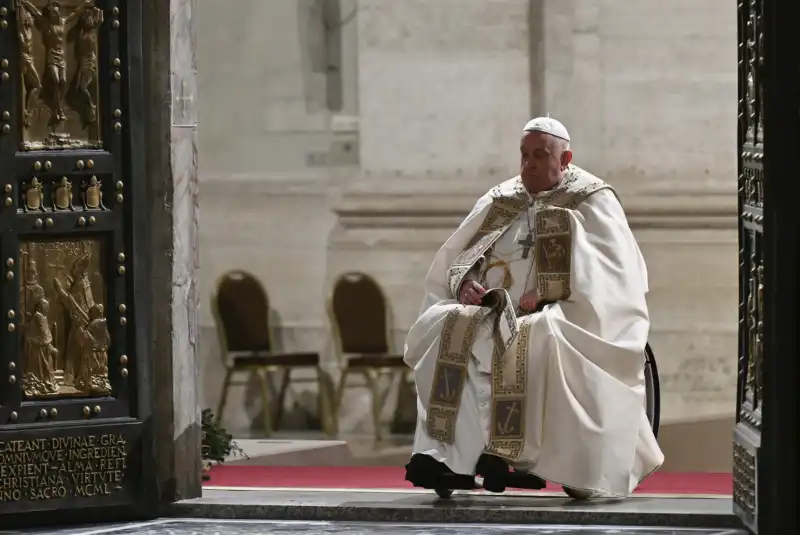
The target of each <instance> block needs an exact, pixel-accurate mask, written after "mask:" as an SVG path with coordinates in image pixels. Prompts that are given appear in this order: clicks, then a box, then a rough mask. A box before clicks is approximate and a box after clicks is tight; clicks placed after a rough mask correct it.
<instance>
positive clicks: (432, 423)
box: [427, 305, 491, 444]
mask: <svg viewBox="0 0 800 535" xmlns="http://www.w3.org/2000/svg"><path fill="white" fill-rule="evenodd" d="M490 312H491V309H490V308H486V307H476V306H462V305H459V306H456V307H455V308H453V309H452V310H451V311H450V312H449V313H448V314H447V317H445V320H444V327H443V328H442V338H441V341H440V345H439V354H438V356H437V358H436V369H435V371H434V375H433V387H432V388H431V395H430V398H429V401H428V418H427V429H428V435H430V436H431V438H433V439H435V440H440V441H442V442H446V443H448V444H452V443H453V439H454V438H455V430H456V418H457V416H458V409H459V408H460V407H461V393H462V391H463V390H464V383H465V382H466V380H467V363H468V362H469V357H470V355H471V354H472V343H473V342H474V340H475V335H476V334H477V332H478V326H479V325H480V324H481V322H482V321H483V320H484V318H486V316H487V315H488V314H489V313H490Z"/></svg>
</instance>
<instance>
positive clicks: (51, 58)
mask: <svg viewBox="0 0 800 535" xmlns="http://www.w3.org/2000/svg"><path fill="white" fill-rule="evenodd" d="M93 5H94V0H85V2H84V3H83V4H81V5H79V6H78V7H77V8H76V9H75V10H74V11H73V12H72V13H70V14H69V15H67V16H62V14H61V3H60V2H58V1H56V0H51V1H49V2H48V3H47V4H45V6H44V8H43V9H42V11H39V9H37V8H36V6H34V5H33V4H32V3H31V2H30V0H18V4H17V6H18V8H20V9H25V10H26V11H27V12H28V13H29V14H30V15H31V16H32V17H33V19H34V22H35V25H36V27H37V28H38V29H39V33H41V34H42V43H43V44H44V49H45V70H44V84H46V87H45V90H47V91H49V93H50V99H49V107H50V112H51V124H52V125H57V124H61V123H63V122H64V121H66V120H67V114H66V112H65V111H64V99H65V97H66V91H67V57H66V53H65V50H64V46H65V41H66V37H67V26H68V25H70V24H71V23H72V22H73V21H74V20H75V19H76V18H78V17H79V16H80V15H81V14H82V13H83V12H84V11H86V10H87V9H88V8H89V7H92V6H93Z"/></svg>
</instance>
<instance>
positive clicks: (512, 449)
mask: <svg viewBox="0 0 800 535" xmlns="http://www.w3.org/2000/svg"><path fill="white" fill-rule="evenodd" d="M513 312H514V311H513V310H512V311H511V313H512V314H513ZM532 319H533V316H524V317H522V318H520V322H519V332H518V333H517V335H516V336H515V337H514V338H513V339H512V340H511V343H510V344H508V345H507V346H506V347H505V348H503V347H498V346H496V347H495V351H494V354H493V355H492V423H491V428H490V433H489V445H488V446H487V447H486V450H485V451H486V453H489V454H491V455H496V456H497V457H503V458H504V459H508V460H511V461H515V460H517V459H519V457H520V455H522V450H523V449H525V402H526V398H527V394H528V388H527V387H528V381H527V376H528V342H529V339H530V331H531V320H532ZM516 323H517V321H516V318H514V324H515V325H516Z"/></svg>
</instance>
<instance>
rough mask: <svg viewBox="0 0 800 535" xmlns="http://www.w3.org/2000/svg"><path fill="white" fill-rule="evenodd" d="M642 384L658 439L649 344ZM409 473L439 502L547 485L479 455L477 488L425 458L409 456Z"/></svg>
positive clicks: (578, 495) (575, 493)
mask: <svg viewBox="0 0 800 535" xmlns="http://www.w3.org/2000/svg"><path fill="white" fill-rule="evenodd" d="M644 356H645V360H644V381H645V412H646V414H647V419H648V421H649V422H650V425H651V427H652V428H653V434H654V435H655V436H656V437H658V427H659V424H660V415H661V390H660V385H659V380H658V366H657V365H656V358H655V354H654V353H653V350H652V348H651V347H650V344H647V345H645V349H644ZM415 463H416V464H415ZM412 464H413V465H414V467H413V470H414V473H415V474H416V475H417V476H416V477H414V481H411V483H412V484H413V485H414V486H415V487H422V488H426V489H432V490H434V491H435V492H436V494H437V495H438V496H439V497H440V498H442V499H449V498H450V497H451V496H452V495H453V491H454V490H475V489H479V488H483V489H485V490H488V491H490V492H503V491H505V489H506V488H507V487H511V488H517V489H529V490H540V489H543V488H545V486H546V485H547V482H546V481H545V480H544V479H542V478H540V477H538V476H535V475H533V474H528V473H524V472H516V471H514V470H513V469H510V467H509V465H508V463H507V462H506V461H505V460H503V459H500V458H499V457H494V456H491V455H482V456H481V458H480V460H479V461H478V466H477V467H476V468H477V469H476V471H477V472H478V474H480V475H482V476H483V484H482V485H478V484H477V483H476V481H475V477H474V476H467V475H463V474H456V473H454V472H452V471H450V470H449V469H448V468H447V467H446V466H445V465H444V464H442V463H440V462H438V461H435V460H434V459H432V458H431V457H428V456H427V455H419V454H417V455H414V456H412V458H411V460H410V461H409V464H407V465H406V474H407V475H406V479H408V474H409V472H410V471H411V470H412ZM564 492H566V494H567V495H568V496H569V497H570V498H573V499H576V500H581V499H587V498H589V497H590V496H591V495H590V494H589V493H588V492H587V491H584V490H580V489H572V488H569V487H564Z"/></svg>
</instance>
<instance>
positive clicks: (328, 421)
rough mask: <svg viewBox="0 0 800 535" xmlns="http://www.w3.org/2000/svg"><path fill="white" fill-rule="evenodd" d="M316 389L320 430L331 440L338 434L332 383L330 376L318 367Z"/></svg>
mask: <svg viewBox="0 0 800 535" xmlns="http://www.w3.org/2000/svg"><path fill="white" fill-rule="evenodd" d="M317 389H318V391H319V395H318V396H317V399H318V402H317V406H318V410H319V419H320V423H321V426H322V430H323V431H324V432H325V434H326V435H327V436H329V437H331V438H333V437H335V436H336V435H337V434H338V429H337V427H338V422H337V420H336V416H337V415H338V412H336V409H335V407H336V404H335V400H334V392H333V390H334V388H333V382H332V381H331V378H330V376H329V375H328V374H327V373H325V371H324V370H323V369H322V368H320V367H317Z"/></svg>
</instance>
